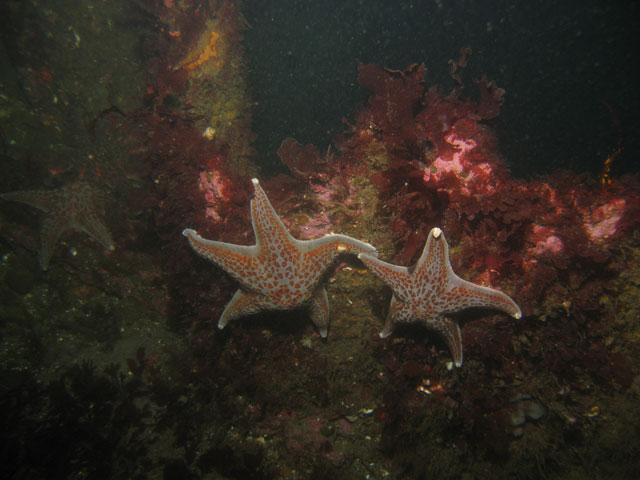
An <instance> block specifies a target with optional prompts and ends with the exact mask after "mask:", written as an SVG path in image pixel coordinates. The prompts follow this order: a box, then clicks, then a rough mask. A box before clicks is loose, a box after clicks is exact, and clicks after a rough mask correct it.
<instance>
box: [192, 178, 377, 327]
mask: <svg viewBox="0 0 640 480" xmlns="http://www.w3.org/2000/svg"><path fill="white" fill-rule="evenodd" d="M252 181H253V184H254V188H255V196H254V198H253V199H252V200H251V222H252V225H253V231H254V234H255V237H256V244H255V245H251V246H245V245H233V244H230V243H224V242H216V241H213V240H206V239H204V238H202V237H200V236H199V235H198V234H197V233H196V232H195V231H194V230H191V229H185V230H184V231H183V232H182V233H183V234H184V235H185V236H186V237H187V238H188V239H189V242H190V243H191V246H192V247H193V249H194V250H195V251H196V252H197V253H198V254H199V255H201V256H203V257H204V258H206V259H208V260H210V261H212V262H213V263H215V264H217V265H218V266H220V267H221V268H222V269H224V270H225V271H226V272H227V273H229V274H230V275H231V276H232V277H234V278H235V279H236V280H237V281H238V282H239V283H240V285H241V288H240V290H238V292H236V294H235V295H234V297H233V298H232V299H231V301H230V302H229V304H228V305H227V307H226V308H225V311H224V312H223V313H222V316H221V317H220V321H219V322H218V327H219V328H224V326H225V325H226V324H227V323H228V322H229V321H231V320H234V319H235V318H238V317H241V316H245V315H249V314H252V313H257V312H260V311H263V310H288V309H292V308H296V307H299V306H305V307H308V308H309V310H310V312H311V319H312V321H313V322H314V323H315V324H316V326H317V327H318V330H319V331H320V333H321V335H322V336H326V334H327V326H328V323H329V302H328V299H327V295H326V292H325V291H324V288H322V287H321V286H319V285H318V284H319V282H320V278H321V277H322V274H323V273H324V272H325V271H326V269H327V268H328V267H329V265H330V264H331V262H332V261H333V260H334V259H335V258H336V257H337V256H338V255H340V254H341V253H356V254H357V253H363V252H370V253H374V252H375V248H374V247H372V246H371V245H369V244H368V243H365V242H361V241H359V240H356V239H355V238H351V237H348V236H346V235H326V236H324V237H322V238H318V239H316V240H298V239H295V238H293V237H292V236H291V234H290V233H289V232H288V231H287V229H286V228H285V226H284V224H283V223H282V221H281V220H280V219H279V218H278V215H277V214H276V212H275V210H274V209H273V206H271V203H270V202H269V199H268V198H267V195H266V194H265V193H264V190H262V188H261V187H260V184H259V183H258V180H257V179H253V180H252Z"/></svg>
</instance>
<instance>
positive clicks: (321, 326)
mask: <svg viewBox="0 0 640 480" xmlns="http://www.w3.org/2000/svg"><path fill="white" fill-rule="evenodd" d="M309 310H310V312H311V321H312V322H313V323H314V324H315V326H316V327H317V328H318V332H319V333H320V336H321V337H322V338H326V337H327V329H328V328H329V298H328V297H327V291H326V290H325V289H324V287H320V288H317V289H316V291H315V292H314V293H313V296H312V297H311V300H310V304H309Z"/></svg>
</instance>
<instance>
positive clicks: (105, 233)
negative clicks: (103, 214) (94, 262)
mask: <svg viewBox="0 0 640 480" xmlns="http://www.w3.org/2000/svg"><path fill="white" fill-rule="evenodd" d="M73 227H74V228H75V229H76V230H80V231H82V232H84V233H86V234H87V235H89V236H90V237H91V238H93V239H94V240H96V241H97V242H98V243H99V244H100V245H102V246H103V247H104V248H106V249H107V250H111V251H113V250H114V249H115V246H114V244H113V239H112V238H111V233H110V232H109V229H108V228H107V226H106V225H105V224H104V223H103V222H102V220H100V219H99V218H98V217H97V216H96V215H94V214H93V213H87V214H85V215H84V216H83V218H81V219H80V220H79V221H77V222H76V223H75V224H74V225H73Z"/></svg>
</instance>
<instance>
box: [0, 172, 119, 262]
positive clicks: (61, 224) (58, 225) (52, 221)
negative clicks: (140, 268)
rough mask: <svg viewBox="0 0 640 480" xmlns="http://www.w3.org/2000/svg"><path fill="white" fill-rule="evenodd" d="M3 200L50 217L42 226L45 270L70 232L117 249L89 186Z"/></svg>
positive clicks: (29, 192) (27, 192)
mask: <svg viewBox="0 0 640 480" xmlns="http://www.w3.org/2000/svg"><path fill="white" fill-rule="evenodd" d="M0 198H3V199H5V200H10V201H13V202H20V203H26V204H27V205H30V206H32V207H36V208H39V209H40V210H42V211H43V212H46V213H47V214H48V215H47V216H46V217H45V219H44V222H43V224H42V230H41V235H40V251H39V253H38V256H39V259H40V267H41V268H42V269H43V270H46V269H47V268H48V266H49V260H51V255H52V253H53V249H54V248H55V246H56V243H57V242H58V239H59V238H60V236H61V235H62V234H63V233H64V232H65V231H67V230H70V229H73V230H79V231H81V232H85V233H86V234H88V235H89V236H91V237H93V238H94V239H95V240H97V241H98V242H99V243H100V244H101V245H102V246H103V247H104V248H106V249H107V250H113V249H114V248H115V247H114V244H113V240H112V239H111V234H110V233H109V230H108V229H107V227H106V226H105V224H104V223H103V222H102V220H100V218H98V215H97V213H96V202H95V194H94V192H93V190H92V189H91V187H90V186H89V185H88V184H87V183H86V182H82V181H78V182H75V183H73V184H71V185H67V186H66V187H63V188H61V189H59V190H23V191H18V192H8V193H3V194H2V195H0Z"/></svg>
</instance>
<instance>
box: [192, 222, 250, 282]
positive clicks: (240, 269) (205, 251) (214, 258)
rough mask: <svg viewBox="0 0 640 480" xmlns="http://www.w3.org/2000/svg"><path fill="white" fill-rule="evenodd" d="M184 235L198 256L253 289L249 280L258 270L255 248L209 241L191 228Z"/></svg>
mask: <svg viewBox="0 0 640 480" xmlns="http://www.w3.org/2000/svg"><path fill="white" fill-rule="evenodd" d="M182 234H183V235H184V236H185V237H187V238H188V239H189V243H190V244H191V247H192V248H193V249H194V250H195V251H196V253H198V255H200V256H202V257H204V258H206V259H207V260H209V261H211V262H213V263H215V264H216V265H218V266H219V267H220V268H222V269H223V270H225V271H227V272H228V273H229V274H230V275H231V276H232V277H233V278H235V279H236V280H237V281H238V282H240V283H241V284H242V285H244V286H245V287H247V288H249V289H251V288H252V287H253V286H252V285H250V284H247V283H248V282H247V279H250V278H252V275H251V273H252V272H255V270H256V268H257V264H256V261H255V256H256V247H255V246H246V245H234V244H232V243H225V242H216V241H215V240H207V239H206V238H202V237H201V236H200V235H198V234H197V233H196V232H195V230H192V229H190V228H185V229H184V230H183V231H182Z"/></svg>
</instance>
